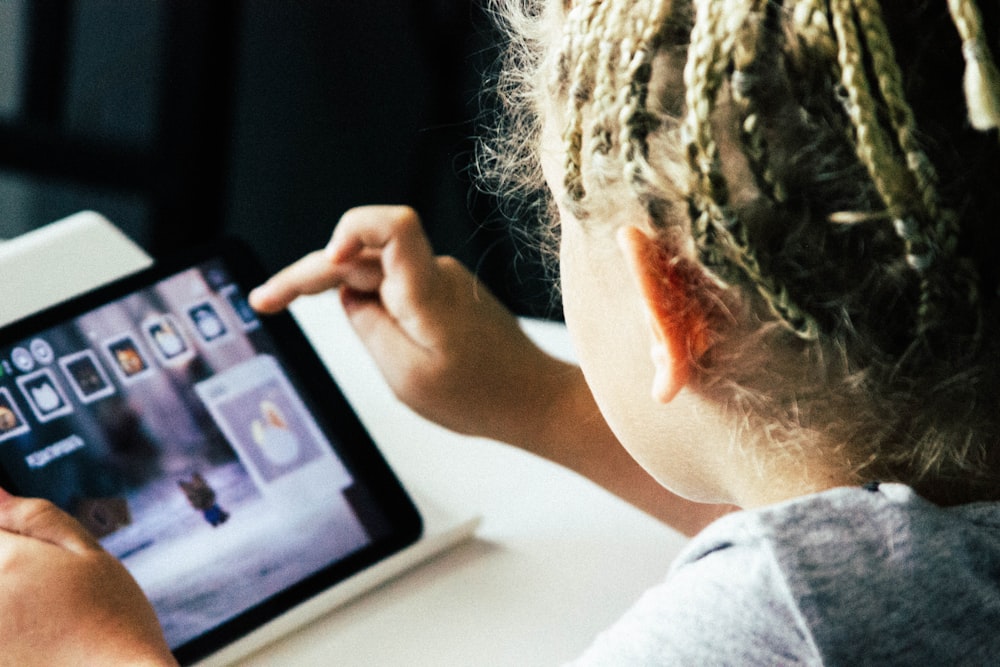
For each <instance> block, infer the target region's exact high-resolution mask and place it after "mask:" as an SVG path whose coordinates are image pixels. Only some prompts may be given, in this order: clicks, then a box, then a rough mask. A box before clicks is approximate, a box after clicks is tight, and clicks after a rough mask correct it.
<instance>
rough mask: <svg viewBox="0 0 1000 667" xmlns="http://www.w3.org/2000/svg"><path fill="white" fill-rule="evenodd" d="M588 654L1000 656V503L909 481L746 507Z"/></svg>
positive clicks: (591, 658)
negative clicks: (930, 492)
mask: <svg viewBox="0 0 1000 667" xmlns="http://www.w3.org/2000/svg"><path fill="white" fill-rule="evenodd" d="M573 664H575V665H623V666H624V665H627V666H629V667H639V666H641V665H699V666H702V665H739V666H741V667H742V666H746V665H768V666H771V665H795V664H804V665H852V666H853V665H1000V503H976V504H972V505H965V506H961V507H954V508H940V507H938V506H936V505H933V504H932V503H929V502H927V501H925V500H923V499H922V498H920V497H919V496H917V495H916V494H915V493H914V492H913V490H912V489H910V488H909V487H907V486H903V485H900V484H882V485H880V486H879V487H878V489H877V490H867V489H861V488H838V489H833V490H830V491H826V492H823V493H819V494H815V495H810V496H804V497H801V498H797V499H794V500H791V501H788V502H784V503H781V504H777V505H772V506H768V507H765V508H761V509H756V510H751V511H744V512H737V513H734V514H731V515H729V516H725V517H723V518H722V519H719V520H718V521H716V522H714V523H713V524H712V525H710V526H708V527H707V528H706V529H705V530H703V531H702V532H701V533H700V534H699V535H697V536H696V537H695V538H694V539H693V540H692V541H691V542H690V544H689V545H688V546H687V547H686V548H685V550H684V551H683V552H682V553H681V554H680V556H679V557H678V559H677V561H676V562H675V563H674V565H673V566H672V567H671V569H670V572H669V574H668V576H667V578H666V580H665V581H664V582H663V583H662V584H660V585H658V586H656V587H655V588H653V589H651V590H649V591H647V592H646V593H645V594H644V595H643V597H642V598H640V600H639V601H638V602H637V603H636V604H635V606H634V607H632V609H630V610H629V611H628V612H626V614H625V615H624V616H623V617H622V618H621V619H620V620H619V621H618V622H617V623H616V624H615V625H613V626H612V627H611V628H609V629H608V630H606V631H605V632H604V633H602V634H601V635H599V636H598V638H597V639H596V640H595V642H594V644H593V645H592V646H591V647H590V648H589V649H588V650H587V652H586V653H584V655H583V656H581V657H580V659H579V660H578V661H577V662H575V663H573Z"/></svg>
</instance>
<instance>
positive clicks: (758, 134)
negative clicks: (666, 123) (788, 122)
mask: <svg viewBox="0 0 1000 667" xmlns="http://www.w3.org/2000/svg"><path fill="white" fill-rule="evenodd" d="M762 5H763V6H762ZM776 11H777V6H776V5H774V4H772V3H769V2H766V1H763V2H762V1H761V0H758V1H757V2H756V3H755V4H754V6H753V8H752V9H751V14H750V24H749V25H748V27H747V29H746V30H745V31H744V33H745V34H744V36H743V37H742V38H741V39H738V40H737V41H736V45H735V49H734V51H733V76H732V91H733V99H734V100H735V102H736V103H737V105H738V106H739V108H740V113H741V116H742V118H741V121H740V124H739V125H740V127H739V133H740V140H741V141H742V142H743V146H744V149H745V152H746V156H747V159H748V161H749V162H750V165H751V167H752V169H751V172H752V174H753V177H754V179H755V180H756V181H757V187H758V188H760V190H761V191H762V192H764V193H766V194H767V196H769V197H770V198H771V200H772V201H775V202H777V203H782V202H784V201H785V200H786V199H787V198H788V197H787V192H786V190H785V186H784V184H783V183H781V182H780V181H779V180H778V176H777V174H776V173H775V172H774V170H773V169H772V168H771V165H770V160H769V156H768V146H767V139H766V138H765V137H764V132H763V128H762V124H763V123H762V122H761V121H760V115H759V113H760V110H759V105H758V96H759V95H762V94H763V95H766V94H767V93H766V92H762V91H759V90H757V88H758V87H759V86H758V81H759V80H760V79H761V78H762V77H761V72H760V69H761V68H762V67H767V65H766V64H761V62H760V59H761V58H763V57H764V56H765V54H768V53H770V54H771V55H773V54H774V52H775V51H776V50H777V49H776V48H775V47H776V46H777V45H776V44H775V43H774V42H775V40H774V39H773V37H774V34H775V33H774V31H773V25H771V23H772V21H773V20H774V19H775V18H776ZM764 42H766V43H764ZM770 62H772V64H773V61H770ZM752 92H754V93H756V94H751V93H752Z"/></svg>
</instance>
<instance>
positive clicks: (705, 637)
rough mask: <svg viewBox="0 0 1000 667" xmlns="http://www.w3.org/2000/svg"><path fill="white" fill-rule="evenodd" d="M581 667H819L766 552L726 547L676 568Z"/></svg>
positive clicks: (593, 647) (578, 664)
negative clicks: (656, 666)
mask: <svg viewBox="0 0 1000 667" xmlns="http://www.w3.org/2000/svg"><path fill="white" fill-rule="evenodd" d="M570 664H571V665H573V666H575V667H590V666H595V665H602V666H603V665H629V666H630V667H641V666H646V665H648V666H652V665H740V666H745V665H749V666H752V665H768V666H770V665H819V664H821V661H820V659H819V657H818V656H817V654H816V651H815V648H814V646H813V644H812V641H811V640H810V638H809V636H808V633H807V631H806V630H805V625H804V623H803V622H802V620H801V618H800V617H799V614H798V611H797V609H796V607H795V605H794V604H793V603H792V602H791V600H790V596H789V595H788V593H787V590H786V588H785V586H784V582H783V580H782V578H781V575H780V572H779V571H778V569H777V568H776V567H775V566H774V562H773V559H772V558H770V557H769V555H768V553H767V550H766V548H759V547H758V548H755V547H754V546H742V545H738V546H732V545H730V546H722V547H720V548H717V549H714V550H712V551H710V552H708V553H705V554H704V555H701V556H700V557H698V558H696V559H693V560H690V561H688V562H681V563H679V564H678V565H676V566H675V568H674V569H673V570H672V571H671V573H670V575H669V576H668V577H667V579H666V580H665V581H664V582H663V583H661V584H660V585H658V586H656V587H654V588H652V589H650V590H649V591H647V592H646V593H645V594H644V595H643V596H642V597H641V598H640V599H639V600H638V601H637V602H636V604H635V605H634V606H633V607H632V608H631V609H629V610H628V611H627V612H626V613H625V615H624V616H622V618H621V619H619V620H618V621H617V622H616V623H615V624H614V625H612V626H611V627H610V628H608V629H607V630H605V631H604V632H603V633H601V634H600V635H598V637H597V638H596V640H595V641H594V643H593V644H592V645H591V646H590V647H589V648H588V649H587V651H586V652H585V653H584V654H583V655H581V656H580V657H579V658H578V659H577V660H576V661H574V662H572V663H570Z"/></svg>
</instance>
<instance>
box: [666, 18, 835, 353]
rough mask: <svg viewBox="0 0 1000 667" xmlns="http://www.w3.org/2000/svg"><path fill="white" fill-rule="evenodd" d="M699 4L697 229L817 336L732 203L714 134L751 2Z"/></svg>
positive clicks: (791, 321)
mask: <svg viewBox="0 0 1000 667" xmlns="http://www.w3.org/2000/svg"><path fill="white" fill-rule="evenodd" d="M696 4H697V14H696V17H695V26H694V29H693V30H692V33H691V44H690V47H689V50H688V62H687V66H686V67H685V70H684V84H685V87H686V90H687V96H686V102H687V114H686V116H685V125H684V128H685V139H686V146H687V151H688V159H689V161H690V165H691V169H692V171H693V172H694V176H693V181H692V184H691V188H690V192H689V198H690V202H691V205H692V209H693V210H692V217H693V234H694V237H695V242H696V246H697V247H698V248H699V250H700V251H701V253H702V255H703V257H704V261H705V263H706V264H708V265H710V266H712V268H713V270H716V271H717V270H718V269H719V268H722V267H724V266H726V264H727V263H728V264H729V265H731V266H734V267H735V268H737V269H739V270H740V271H741V272H742V273H743V274H744V275H745V276H746V277H747V278H749V279H750V281H751V282H752V283H753V285H754V286H755V288H756V289H757V291H758V293H759V294H760V295H761V296H762V297H763V299H764V301H765V303H767V305H768V307H769V308H770V309H771V310H772V312H773V313H774V314H775V315H776V316H777V317H778V318H779V320H780V321H782V322H784V323H785V324H786V325H787V326H788V327H789V329H791V330H792V331H793V332H794V333H795V334H796V335H798V336H799V337H801V338H803V339H806V340H814V339H815V338H817V337H818V335H819V327H818V324H817V323H816V321H815V319H814V318H813V317H811V316H810V315H808V314H807V313H805V312H804V311H802V310H801V309H800V308H799V307H798V305H797V304H796V303H795V302H794V301H793V300H792V299H791V296H790V295H789V293H788V290H787V289H786V288H785V286H784V285H779V284H777V283H776V281H775V280H774V279H773V278H772V277H771V276H769V275H767V274H766V273H765V272H764V271H763V270H762V269H761V267H760V263H759V261H758V260H757V257H756V255H755V254H754V253H753V251H752V249H751V248H750V247H749V243H748V239H747V230H746V226H745V225H743V224H742V222H741V221H740V220H739V219H738V218H737V217H736V216H735V215H733V213H732V211H730V210H729V208H728V205H727V204H728V194H727V192H726V184H725V177H724V176H723V174H722V171H721V166H720V161H719V150H718V145H717V143H716V141H715V139H714V137H713V133H712V128H711V115H712V110H713V106H714V101H715V99H716V96H717V94H718V91H719V89H720V87H721V85H722V81H723V78H724V74H725V72H726V70H727V69H728V66H729V63H730V62H731V57H732V53H733V50H734V48H735V39H736V35H738V34H739V33H740V29H741V28H742V27H743V25H744V24H745V23H746V22H747V20H748V17H749V12H750V9H751V8H750V7H748V6H747V5H746V3H741V2H734V1H728V0H727V1H725V2H722V1H719V2H716V1H714V0H701V2H699V3H696Z"/></svg>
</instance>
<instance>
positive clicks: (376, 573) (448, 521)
mask: <svg viewBox="0 0 1000 667" xmlns="http://www.w3.org/2000/svg"><path fill="white" fill-rule="evenodd" d="M152 261H153V260H152V259H151V258H150V257H149V255H147V254H146V253H145V251H143V250H142V248H140V247H139V246H138V245H137V244H136V243H135V242H133V241H132V240H131V239H129V238H128V237H127V236H126V235H125V234H124V233H123V232H122V231H121V230H119V229H118V228H117V227H115V226H114V225H113V224H112V223H111V222H109V221H108V220H107V219H106V218H104V217H103V216H102V215H100V214H98V213H95V212H93V211H82V212H80V213H77V214H75V215H72V216H70V217H68V218H64V219H62V220H59V221H56V222H53V223H51V224H49V225H46V226H44V227H41V228H39V229H36V230H33V231H30V232H28V233H26V234H23V235H21V236H18V237H16V238H14V239H11V240H8V241H0V284H2V285H3V291H4V298H3V300H2V301H0V326H3V325H6V324H8V323H10V322H13V321H14V320H18V319H21V318H22V317H25V316H27V315H30V314H31V313H33V312H37V311H39V310H41V309H43V308H46V307H48V306H51V305H54V304H56V303H59V302H61V301H65V300H67V299H69V298H71V297H73V296H76V295H78V294H82V293H83V292H86V291H88V290H89V289H92V288H94V287H97V286H99V285H101V284H104V283H107V282H109V281H111V280H114V279H115V278H120V277H122V276H124V275H127V274H129V273H134V272H136V271H139V270H141V269H143V268H146V267H148V266H149V265H150V264H152ZM295 311H296V309H295V308H294V307H293V309H292V312H293V314H296V312H295ZM297 316H298V315H297ZM309 333H310V332H309V330H308V328H307V329H306V334H307V335H309ZM313 342H314V343H316V344H317V345H318V346H319V347H321V348H322V347H326V348H327V349H329V348H328V345H321V343H324V342H325V341H317V340H314V341H313ZM322 351H323V350H321V352H322ZM321 356H322V357H323V359H324V361H325V362H326V363H328V364H329V363H330V362H331V358H330V355H329V354H321ZM333 361H335V359H334V360H333ZM354 407H355V409H356V410H358V411H359V413H363V409H359V406H354ZM360 407H363V406H360ZM362 416H363V414H362ZM395 472H396V474H397V475H398V476H399V477H400V479H401V481H402V482H403V485H404V486H405V487H406V488H407V490H408V491H409V492H410V494H411V496H412V497H413V499H414V502H416V504H417V507H418V509H419V510H420V513H421V516H422V517H423V520H424V535H423V537H422V538H421V539H420V540H419V541H418V542H417V543H416V544H414V545H412V546H410V547H408V548H406V549H404V550H403V551H401V552H399V553H397V554H395V555H393V556H391V557H389V558H388V559H386V560H384V561H382V562H381V563H378V564H376V565H373V566H372V567H369V568H367V569H365V570H364V571H362V572H359V573H358V574H356V575H354V576H353V577H351V578H349V579H347V580H346V581H343V582H341V583H339V584H337V585H336V586H334V587H332V588H330V589H328V590H326V591H324V592H323V593H320V594H319V595H317V596H315V597H313V598H310V599H309V600H306V601H305V602H303V603H302V604H300V605H298V606H296V607H294V608H293V609H291V610H289V611H287V612H286V613H284V614H282V615H281V616H279V617H278V618H276V619H274V620H273V621H270V622H269V623H267V624H266V625H264V626H262V627H260V628H258V629H257V630H255V631H253V632H252V633H250V634H249V635H247V636H246V637H244V638H242V639H240V640H238V641H236V642H234V643H233V644H230V645H229V646H227V647H225V648H223V649H221V650H220V651H218V652H216V653H215V654H213V655H211V656H209V657H208V658H206V659H205V660H202V661H201V662H199V663H198V665H200V666H202V667H207V666H209V665H227V664H232V663H234V662H236V661H238V660H239V659H240V658H242V657H244V656H246V655H249V654H250V653H252V652H253V651H255V650H257V649H258V648H260V647H262V646H265V645H266V644H268V643H270V642H272V641H275V640H276V639H278V638H280V637H282V636H284V635H286V634H287V633H289V632H291V631H292V630H294V629H295V628H298V627H301V626H302V625H303V624H305V623H308V622H309V621H312V620H314V619H316V618H318V617H320V616H322V615H324V614H327V613H329V612H330V611H331V610H332V609H334V608H336V607H339V606H341V605H343V604H344V603H346V602H348V601H349V600H351V599H353V598H355V597H358V596H359V595H362V594H364V593H365V592H367V591H369V590H371V589H373V588H375V587H376V586H378V585H379V584H382V583H384V582H386V581H388V580H389V579H391V578H393V577H396V576H398V575H400V574H402V573H403V572H405V571H407V570H409V569H411V568H413V567H415V566H417V565H419V564H420V563H422V562H424V561H426V560H428V559H429V558H430V557H432V556H434V555H436V554H438V553H441V552H442V551H444V550H446V549H448V548H451V547H453V546H456V545H458V544H460V543H461V542H463V541H465V540H467V539H468V538H470V537H471V536H472V535H473V533H474V532H475V529H476V527H477V526H478V524H479V517H475V516H459V515H457V514H455V513H453V512H451V511H449V510H447V509H446V508H443V507H440V506H438V505H436V504H435V503H434V502H433V501H432V500H431V499H430V498H428V497H427V495H426V494H424V493H421V491H420V489H419V488H415V485H413V484H411V483H408V480H407V476H406V471H405V470H403V471H400V470H395Z"/></svg>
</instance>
